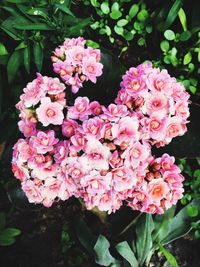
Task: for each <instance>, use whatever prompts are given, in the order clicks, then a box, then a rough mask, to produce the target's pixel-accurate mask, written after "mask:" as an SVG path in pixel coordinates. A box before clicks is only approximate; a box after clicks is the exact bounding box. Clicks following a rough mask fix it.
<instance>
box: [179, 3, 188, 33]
mask: <svg viewBox="0 0 200 267" xmlns="http://www.w3.org/2000/svg"><path fill="white" fill-rule="evenodd" d="M178 16H179V20H180V22H181V25H182V27H183V30H184V31H187V19H186V15H185V11H184V10H183V9H182V8H180V10H179V12H178Z"/></svg>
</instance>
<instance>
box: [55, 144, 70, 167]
mask: <svg viewBox="0 0 200 267" xmlns="http://www.w3.org/2000/svg"><path fill="white" fill-rule="evenodd" d="M68 153H69V142H68V141H66V140H64V141H60V142H59V143H58V144H57V145H56V146H55V154H54V158H55V161H56V163H58V164H60V165H61V166H63V165H65V164H66V163H67V157H68Z"/></svg>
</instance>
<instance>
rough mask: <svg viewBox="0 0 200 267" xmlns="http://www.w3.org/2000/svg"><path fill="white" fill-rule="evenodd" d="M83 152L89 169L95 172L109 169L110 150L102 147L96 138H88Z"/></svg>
mask: <svg viewBox="0 0 200 267" xmlns="http://www.w3.org/2000/svg"><path fill="white" fill-rule="evenodd" d="M85 152H86V156H87V158H88V161H89V164H90V166H91V168H94V169H96V170H107V169H108V168H109V164H108V159H109V157H110V155H111V153H110V149H109V148H108V147H107V146H105V145H102V144H101V143H100V142H99V141H98V140H97V139H96V138H94V137H88V142H87V145H86V149H85Z"/></svg>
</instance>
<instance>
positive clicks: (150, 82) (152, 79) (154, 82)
mask: <svg viewBox="0 0 200 267" xmlns="http://www.w3.org/2000/svg"><path fill="white" fill-rule="evenodd" d="M170 82H171V78H170V76H169V74H168V72H167V70H162V71H161V72H159V70H158V69H154V70H153V71H152V73H150V74H149V75H148V78H147V86H148V88H149V89H150V90H152V91H156V92H164V91H165V88H166V86H167V85H169V83H170Z"/></svg>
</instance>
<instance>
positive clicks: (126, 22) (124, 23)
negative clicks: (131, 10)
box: [117, 19, 128, 27]
mask: <svg viewBox="0 0 200 267" xmlns="http://www.w3.org/2000/svg"><path fill="white" fill-rule="evenodd" d="M126 24H128V20H127V19H120V20H118V22H117V26H119V27H123V26H125V25H126Z"/></svg>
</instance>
